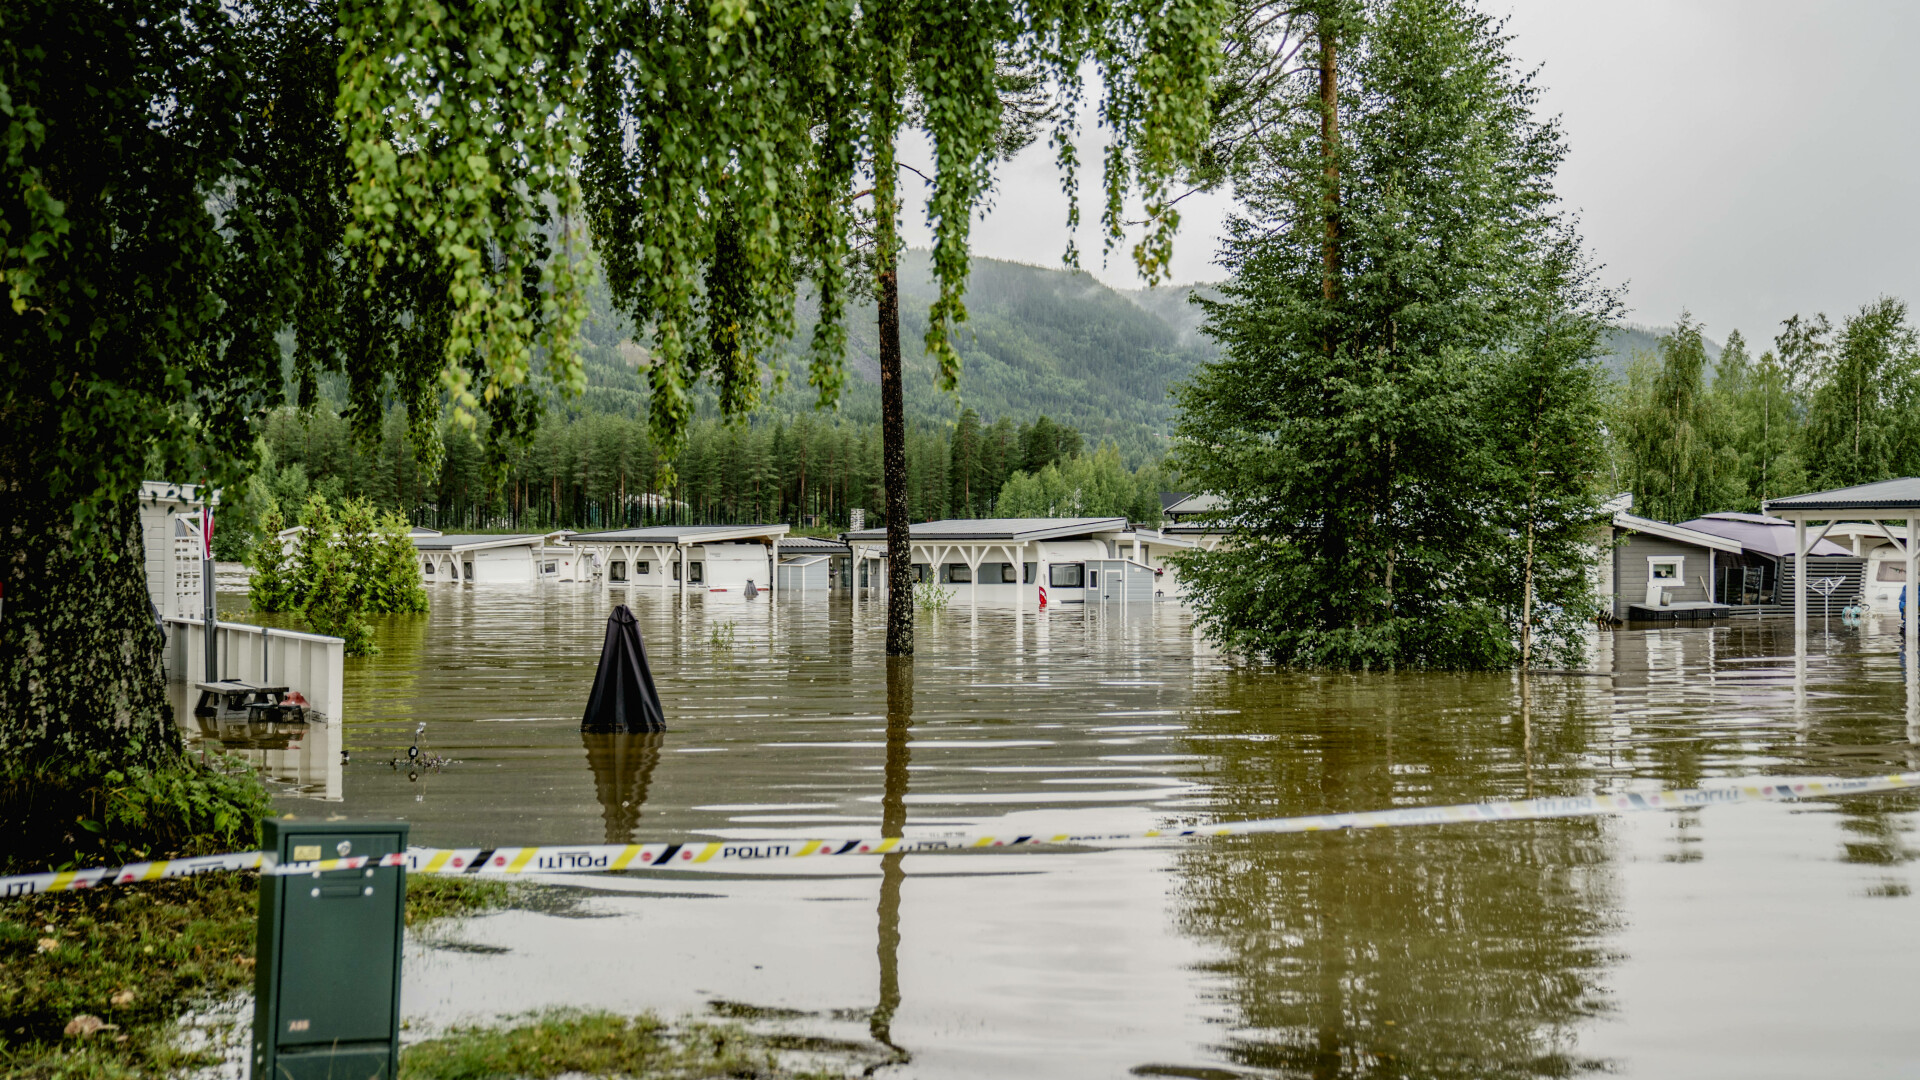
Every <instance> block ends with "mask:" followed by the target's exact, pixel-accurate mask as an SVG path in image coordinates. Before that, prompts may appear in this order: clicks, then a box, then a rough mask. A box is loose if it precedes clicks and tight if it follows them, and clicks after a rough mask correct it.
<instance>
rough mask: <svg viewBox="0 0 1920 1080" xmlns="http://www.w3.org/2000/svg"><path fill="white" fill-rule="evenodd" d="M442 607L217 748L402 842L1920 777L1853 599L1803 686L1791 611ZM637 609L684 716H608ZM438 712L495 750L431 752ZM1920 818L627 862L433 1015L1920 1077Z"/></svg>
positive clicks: (1053, 1044) (1461, 1064) (1038, 1053)
mask: <svg viewBox="0 0 1920 1080" xmlns="http://www.w3.org/2000/svg"><path fill="white" fill-rule="evenodd" d="M432 597H433V610H432V613H431V614H430V615H429V616H425V617H418V618H407V619H395V620H390V621H388V622H387V623H386V624H384V625H382V626H380V627H379V640H380V644H381V648H382V653H381V654H380V655H379V656H377V657H373V658H370V659H366V660H354V661H349V665H348V672H347V707H346V715H345V716H344V718H343V719H342V722H340V723H338V724H334V725H315V726H314V727H312V728H311V729H307V730H300V729H293V730H278V731H275V730H270V729H264V728H255V729H251V730H249V729H245V728H232V729H228V730H225V731H222V730H219V729H218V727H217V726H215V725H208V726H207V727H205V728H204V729H201V728H200V727H199V725H198V724H197V723H196V724H195V725H194V730H195V732H196V734H198V735H199V736H200V737H201V738H202V739H204V740H205V742H206V744H207V745H209V746H214V745H221V744H223V743H224V744H225V745H228V746H236V747H246V749H244V750H243V752H244V753H247V754H249V755H251V756H252V757H253V758H254V759H255V760H256V761H258V762H259V763H260V764H261V767H262V769H263V772H264V773H265V774H266V775H267V776H268V777H269V779H270V781H271V782H272V783H273V784H274V786H275V789H276V791H278V792H279V793H280V798H281V806H282V809H283V811H284V812H292V813H297V814H302V815H308V814H312V815H329V814H341V815H348V816H352V817H356V818H402V819H405V820H407V821H409V822H411V823H412V837H413V841H414V842H415V843H417V844H423V845H430V846H456V845H458V846H473V845H480V846H489V847H491V846H498V845H520V844H545V843H554V844H561V843H600V842H627V841H631V840H655V839H669V840H682V839H693V838H707V839H712V838H722V837H759V836H788V837H792V836H820V835H826V836H836V835H844V834H847V833H850V832H862V833H868V832H872V831H875V830H876V829H878V828H880V827H883V826H889V827H893V826H899V825H902V824H904V825H905V827H906V829H907V831H908V833H910V834H911V833H912V832H913V831H914V830H915V829H919V828H932V827H939V828H953V827H969V826H979V827H983V828H986V827H991V828H992V829H993V830H994V831H1001V832H1015V831H1018V832H1030V831H1039V829H1040V828H1042V827H1044V828H1047V829H1048V830H1049V831H1050V830H1051V829H1053V828H1056V827H1065V828H1071V829H1074V830H1087V831H1091V830H1103V831H1111V830H1118V829H1126V828H1145V827H1151V826H1154V825H1163V824H1168V823H1173V822H1197V821H1212V820H1224V819H1236V818H1250V817H1272V816H1280V815H1290V814H1307V813H1319V812H1324V811H1341V810H1364V809H1373V808H1385V807H1395V806H1418V805H1427V804H1439V803H1455V802H1469V801H1475V800H1479V799H1486V798H1496V797H1521V796H1527V795H1530V794H1531V795H1551V794H1578V793H1585V792H1589V791H1595V790H1601V791H1619V790H1627V789H1636V790H1640V789H1652V788H1658V787H1667V786H1688V785H1694V784H1698V783H1703V782H1712V781H1714V780H1716V779H1720V778H1727V777H1736V776H1746V775H1751V774H1759V773H1773V774H1781V773H1805V772H1818V773H1843V774H1858V773H1868V772H1888V771H1904V770H1910V769H1920V747H1916V740H1920V729H1916V728H1914V727H1913V726H1912V725H1911V718H1913V717H1914V716H1915V712H1914V709H1913V706H1914V700H1913V698H1912V696H1911V695H1910V692H1909V689H1908V687H1907V685H1906V683H1905V680H1904V679H1903V675H1902V661H1901V657H1900V656H1899V653H1898V648H1899V642H1898V640H1897V634H1896V631H1897V623H1894V622H1893V621H1891V620H1886V621H1876V620H1873V619H1869V621H1868V623H1867V625H1866V626H1864V627H1850V626H1843V625H1842V624H1841V622H1840V620H1838V619H1835V620H1833V621H1832V622H1831V623H1829V624H1828V627H1827V628H1826V629H1825V630H1824V631H1823V629H1822V627H1821V625H1820V623H1819V621H1818V620H1816V621H1815V624H1814V634H1813V638H1812V641H1813V648H1814V650H1815V655H1814V656H1813V658H1812V660H1811V662H1810V663H1809V665H1808V669H1807V674H1806V677H1805V680H1804V682H1803V683H1802V684H1801V685H1800V686H1799V687H1798V688H1796V684H1795V678H1794V670H1793V664H1792V660H1791V654H1792V637H1791V630H1790V628H1789V627H1787V626H1786V625H1784V624H1774V623H1765V624H1760V623H1755V622H1748V621H1741V622H1737V623H1734V624H1730V625H1724V626H1718V627H1711V628H1709V627H1700V628H1679V629H1662V630H1626V631H1619V632H1613V633H1607V634H1604V635H1602V636H1601V638H1600V639H1599V641H1598V644H1597V647H1596V655H1595V656H1594V658H1593V659H1592V661H1591V662H1590V663H1589V664H1588V665H1587V666H1586V668H1585V669H1583V671H1581V672H1577V673H1558V674H1554V675H1546V676H1537V677H1535V678H1534V679H1532V680H1531V683H1530V685H1528V686H1526V687H1522V686H1521V685H1520V683H1519V681H1518V680H1516V679H1515V678H1514V677H1512V676H1509V675H1434V674H1413V675H1378V674H1375V675H1306V674H1294V673H1279V672H1272V671H1265V670H1254V669H1249V668H1246V667H1243V666H1237V665H1235V664H1233V663H1231V662H1229V661H1228V660H1226V659H1225V658H1223V657H1221V656H1220V655H1218V654H1217V653H1216V652H1214V651H1213V650H1212V649H1210V648H1208V647H1207V646H1206V644H1205V643H1204V642H1202V641H1198V640H1196V638H1195V635H1194V633H1193V631H1192V627H1191V621H1190V617H1189V615H1188V613H1186V612H1185V611H1183V610H1182V609H1181V608H1179V607H1178V606H1176V605H1171V604H1156V605H1151V606H1136V607H1134V608H1133V609H1132V610H1127V611H1120V610H1112V609H1109V610H1104V611H1103V610H1098V609H1096V610H1081V609H1077V608H1074V607H1067V608H1063V609H1056V610H1052V611H1050V612H1048V613H1047V614H1044V615H1040V614H1036V613H1034V612H1032V611H1027V612H1024V613H1019V614H1016V613H1014V612H1012V611H1011V610H1006V609H990V608H984V607H983V608H982V609H980V610H979V611H977V612H975V611H973V610H971V609H969V608H968V607H967V606H966V605H965V604H964V603H956V604H955V605H954V606H953V607H952V608H950V609H949V610H946V611H943V612H922V613H921V615H920V620H919V628H918V635H919V650H918V655H917V657H916V658H915V659H914V660H913V661H912V663H911V665H910V666H907V667H902V666H900V665H897V664H896V665H894V666H893V667H891V668H890V667H889V665H888V664H887V662H886V660H885V658H884V656H883V650H882V645H883V632H884V626H883V620H882V613H881V611H880V610H879V609H878V607H876V606H872V605H862V606H861V607H860V608H859V609H858V610H857V611H856V610H855V609H854V608H852V607H851V606H849V605H848V604H846V603H845V602H844V601H837V602H834V603H828V602H826V601H823V600H814V601H808V602H804V603H801V602H795V603H790V604H786V605H782V606H779V607H776V608H773V609H771V610H770V609H769V607H768V605H767V604H766V603H765V602H764V600H762V601H757V602H742V601H740V600H738V599H721V598H719V597H714V596H696V597H694V598H692V599H691V600H690V601H689V602H688V603H687V604H686V605H685V606H682V604H681V603H680V602H679V601H678V600H677V599H676V598H674V597H673V596H671V595H661V594H659V593H656V592H654V591H651V590H645V589H635V590H633V591H632V593H631V595H626V594H623V593H613V594H608V593H604V592H600V591H598V590H596V589H594V588H592V587H573V586H564V585H562V586H541V587H533V588H523V589H511V588H487V587H480V588H466V589H462V588H449V587H439V588H435V589H434V590H433V591H432ZM622 600H626V601H627V602H629V603H631V604H632V606H633V608H634V611H635V614H636V615H637V616H638V618H639V620H640V625H641V629H642V632H643V633H644V635H645V638H646V642H647V647H648V650H649V653H650V655H651V658H652V662H653V669H654V674H655V677H656V679H657V680H658V684H659V689H660V693H661V697H662V698H663V700H664V701H665V704H666V710H667V716H668V721H669V725H670V726H669V730H668V731H667V732H666V733H665V734H663V735H659V736H629V737H609V736H598V737H587V736H582V735H581V733H580V731H579V716H580V714H581V712H582V710H583V708H584V705H585V701H586V696H587V690H588V686H589V684H590V683H591V680H592V677H593V668H594V663H595V661H596V659H597V657H598V654H599V648H600V642H601V638H602V636H603V633H604V620H605V616H606V613H607V612H608V610H609V609H610V608H611V606H612V605H613V604H615V603H618V602H621V601H622ZM225 601H226V603H228V604H232V605H237V606H238V607H244V597H241V596H237V595H236V596H232V597H227V598H225ZM236 614H237V612H236ZM729 637H730V639H731V645H730V646H729V645H726V644H724V642H725V641H726V640H728V638H729ZM420 724H425V730H424V733H423V734H422V735H421V736H420V738H421V742H420V745H421V746H422V747H423V750H424V752H425V753H427V754H429V755H432V756H438V757H442V758H447V759H451V761H452V763H450V764H447V765H445V766H444V767H441V768H439V769H426V770H416V771H414V772H412V773H409V771H408V770H407V769H406V768H404V767H396V766H393V765H390V764H388V762H389V761H390V760H391V759H394V758H404V756H405V753H406V749H407V747H408V746H409V745H410V744H412V743H413V741H414V738H415V732H416V730H417V727H418V725H420ZM343 747H344V749H345V750H347V751H348V753H349V755H350V760H349V761H348V762H346V763H345V764H344V765H342V764H340V762H339V757H340V754H339V751H340V749H342V748H343ZM1916 808H1920V800H1917V799H1916V797H1915V796H1912V795H1906V794H1899V795H1891V796H1887V795H1881V796H1863V797H1855V798H1846V799H1834V800H1824V801H1821V800H1816V801H1810V802H1805V803H1799V804H1793V805H1739V806H1723V807H1714V808H1710V809H1705V810H1697V811H1682V812H1673V813H1657V814H1639V815H1633V816H1629V817H1620V818H1610V819H1602V820H1567V821H1542V822H1504V823H1497V824H1479V825H1452V826H1439V827H1427V828H1413V829H1394V830H1380V831H1373V832H1364V833H1337V834H1315V835H1292V836H1271V835H1269V836H1256V837H1242V838H1234V839H1216V840H1204V841H1198V842H1187V843H1181V844H1173V845H1142V846H1138V847H1123V848H1116V849H1111V850H1100V851H1039V852H1023V853H1012V852H1003V853H992V854H987V853H982V854H961V855H910V856H905V857H898V856H889V857H887V858H886V859H884V860H874V861H872V862H857V863H850V862H847V861H843V860H833V861H832V863H833V865H831V866H821V865H818V864H807V865H805V866H804V867H802V868H796V867H791V866H777V867H776V866H753V867H751V868H750V869H749V870H748V871H745V872H743V871H740V870H731V871H729V872H725V873H700V874H695V873H677V874H674V873H652V874H648V873H642V874H629V875H617V876H612V877H605V878H600V879H597V880H596V881H595V882H593V883H592V884H593V885H594V886H595V887H594V888H592V889H575V888H567V889H564V890H561V891H553V892H548V893H545V894H543V896H544V899H542V900H541V901H540V902H538V903H531V904H528V905H526V906H524V907H520V908H515V909H511V910H506V911H501V912H497V913H492V914H488V915H484V916H480V917H477V918H473V919H470V920H467V921H465V922H464V923H461V924H459V925H458V926H456V927H453V928H451V929H446V930H443V931H438V932H434V933H431V934H429V935H427V936H424V937H418V938H414V939H410V942H409V947H408V952H407V957H406V966H405V995H404V1005H403V1009H404V1015H405V1017H406V1019H407V1023H408V1025H409V1036H410V1037H418V1036H419V1035H421V1034H423V1033H427V1032H431V1031H435V1030H440V1029H443V1028H444V1027H446V1026H447V1025H450V1024H455V1023H463V1022H473V1021H490V1020H493V1019H495V1018H498V1017H504V1016H510V1015H513V1014H519V1013H525V1012H527V1011H528V1010H532V1009H538V1008H544V1007H549V1006H577V1007H588V1008H605V1009H613V1010H618V1011H639V1010H644V1009H652V1010H657V1011H659V1012H661V1013H663V1014H667V1015H685V1014H699V1013H704V1012H708V1011H709V1010H711V1009H713V1008H714V1006H713V1004H712V1003H714V1002H725V1003H731V1004H728V1005H725V1006H722V1007H721V1009H722V1010H723V1011H725V1012H729V1013H744V1014H748V1015H754V1016H761V1017H765V1018H767V1019H765V1020H764V1021H763V1022H764V1023H771V1024H773V1025H774V1026H776V1027H779V1028H780V1029H781V1030H786V1031H792V1032H800V1033H804V1034H807V1035H812V1036H818V1037H820V1038H824V1039H843V1040H848V1041H852V1042H861V1043H864V1044H865V1045H868V1046H873V1045H875V1044H876V1042H878V1043H885V1044H888V1045H891V1046H895V1047H898V1048H899V1049H900V1050H901V1051H903V1052H904V1054H906V1055H910V1060H908V1061H906V1062H904V1063H901V1064H897V1065H890V1066H887V1067H885V1069H884V1070H883V1072H882V1074H883V1075H894V1076H902V1077H959V1076H987V1075H991V1076H1031V1077H1078V1076H1086V1077H1113V1076H1126V1075H1129V1074H1131V1075H1135V1076H1167V1077H1195V1078H1216V1077H1218V1078H1226V1077H1237V1076H1247V1077H1254V1076H1259V1077H1271V1076H1279V1077H1348V1076H1354V1077H1360V1076H1367V1077H1374V1076H1378V1077H1427V1076H1441V1077H1534V1076H1543V1077H1555V1076H1569V1075H1580V1074H1587V1073H1605V1074H1618V1075H1625V1076H1641V1077H1668V1076H1674V1075H1678V1074H1680V1073H1681V1072H1682V1071H1683V1070H1684V1071H1686V1072H1687V1073H1688V1074H1690V1075H1694V1076H1742V1077H1755V1076H1780V1077H1786V1076H1805V1075H1810V1074H1814V1073H1819V1074H1842V1075H1851V1076H1868V1075H1872V1076H1882V1075H1914V1074H1916V1073H1920V1024H1917V1023H1916V1021H1915V1020H1914V1016H1915V1015H1916V1006H1920V994H1916V993H1915V990H1914V984H1913V982H1912V980H1911V979H1910V978H1909V977H1908V975H1909V973H1910V972H1911V971H1912V970H1914V968H1915V966H1916V961H1920V923H1917V922H1916V916H1920V908H1917V907H1916V903H1915V900H1914V899H1913V896H1912V885H1913V881H1914V877H1915V875H1914V868H1913V867H1912V865H1911V864H1912V861H1913V859H1914V855H1915V852H1916V850H1920V847H1917V846H1916V841H1915V838H1914V834H1913V830H1914V826H1915V823H1916ZM550 880H556V881H558V880H560V879H550ZM556 897H560V898H563V899H564V898H571V901H570V902H562V901H560V900H556V899H555V898H556Z"/></svg>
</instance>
